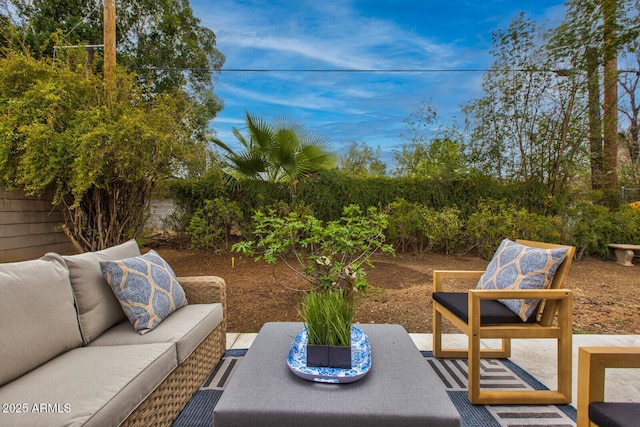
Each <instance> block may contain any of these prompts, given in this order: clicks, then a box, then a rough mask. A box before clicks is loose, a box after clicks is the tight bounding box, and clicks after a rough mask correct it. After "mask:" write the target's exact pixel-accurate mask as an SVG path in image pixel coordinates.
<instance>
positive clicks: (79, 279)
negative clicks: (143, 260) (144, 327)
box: [62, 240, 140, 344]
mask: <svg viewBox="0 0 640 427" xmlns="http://www.w3.org/2000/svg"><path fill="white" fill-rule="evenodd" d="M138 255H140V248H139V247H138V244H137V243H136V241H135V240H129V241H128V242H125V243H122V244H120V245H117V246H112V247H110V248H107V249H103V250H101V251H96V252H86V253H83V254H79V255H69V256H63V257H62V258H63V259H64V261H65V262H66V263H67V267H69V278H70V279H71V287H72V288H73V293H74V295H75V298H76V303H77V305H78V320H79V322H80V331H81V332H82V339H83V341H84V343H85V344H88V343H90V342H91V341H92V340H94V339H95V338H96V337H98V336H99V335H100V334H101V333H103V332H104V331H106V330H107V329H109V328H110V327H112V326H113V325H115V324H116V323H119V322H121V321H122V320H124V319H125V315H124V311H122V308H121V307H120V303H119V302H118V300H117V299H116V297H115V295H114V294H113V291H112V290H111V287H110V286H109V285H108V284H107V281H106V280H104V277H103V276H102V271H100V261H105V260H116V259H122V258H129V257H133V256H138Z"/></svg>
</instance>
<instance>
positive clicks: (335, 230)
mask: <svg viewBox="0 0 640 427" xmlns="http://www.w3.org/2000/svg"><path fill="white" fill-rule="evenodd" d="M387 224H388V217H387V215H386V214H384V213H382V212H380V211H378V209H376V208H375V207H370V208H369V209H367V210H366V211H365V212H363V210H362V209H361V208H360V207H359V206H357V205H349V206H346V207H345V208H344V210H343V215H342V217H341V218H340V219H339V220H336V221H328V222H326V223H323V222H322V221H320V220H318V219H317V218H315V217H314V216H313V215H299V214H298V213H296V212H291V213H289V214H288V215H286V216H279V215H277V214H276V213H275V211H273V210H270V211H269V212H268V213H267V214H265V213H263V212H262V211H257V212H256V213H255V214H254V216H253V226H254V231H253V235H254V236H255V240H249V241H243V242H240V243H236V244H235V245H233V247H232V249H233V250H235V251H237V252H241V253H243V254H245V255H253V256H254V259H255V260H256V261H259V260H265V261H266V262H268V263H276V262H278V261H280V262H283V263H284V264H285V265H287V266H288V267H289V268H290V269H291V270H293V271H294V272H295V273H296V274H297V275H298V276H299V277H300V278H301V279H302V280H306V281H307V282H308V283H309V285H310V286H309V291H307V292H306V294H305V295H304V297H303V298H302V301H301V303H300V306H299V307H298V312H299V314H300V316H301V318H302V320H303V322H304V324H305V328H306V329H307V336H308V340H309V342H308V344H310V345H311V346H313V345H322V346H329V345H333V346H336V347H342V351H343V352H345V353H346V354H348V358H349V367H350V363H351V361H350V354H351V353H350V351H351V350H350V348H351V345H350V337H351V324H352V323H353V320H354V316H355V301H354V299H355V298H354V296H355V293H356V292H360V291H364V290H365V289H366V287H367V281H366V274H367V272H366V270H365V267H373V261H372V259H371V256H372V255H373V254H374V253H376V252H385V253H391V254H393V253H394V250H393V247H392V246H391V245H389V244H386V243H385V235H384V230H385V229H386V227H387ZM314 351H316V350H311V353H310V352H309V348H308V349H307V364H309V363H312V364H313V363H318V365H309V366H322V363H325V362H323V360H324V359H322V360H320V361H317V362H314V357H313V355H312V354H313V352H314ZM323 351H326V352H328V351H329V350H328V348H326V349H325V350H323ZM326 363H327V365H329V366H330V364H332V363H333V364H335V363H336V362H333V361H329V359H328V356H327V362H326ZM327 365H325V366H327ZM344 366H346V363H342V364H341V366H332V367H344Z"/></svg>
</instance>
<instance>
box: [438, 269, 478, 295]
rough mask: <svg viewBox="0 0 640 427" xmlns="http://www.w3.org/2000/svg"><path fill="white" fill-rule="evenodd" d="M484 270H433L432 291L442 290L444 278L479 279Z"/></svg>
mask: <svg viewBox="0 0 640 427" xmlns="http://www.w3.org/2000/svg"><path fill="white" fill-rule="evenodd" d="M483 274H484V271H476V270H433V292H442V290H443V286H444V284H443V280H444V279H480V277H482V275H483Z"/></svg>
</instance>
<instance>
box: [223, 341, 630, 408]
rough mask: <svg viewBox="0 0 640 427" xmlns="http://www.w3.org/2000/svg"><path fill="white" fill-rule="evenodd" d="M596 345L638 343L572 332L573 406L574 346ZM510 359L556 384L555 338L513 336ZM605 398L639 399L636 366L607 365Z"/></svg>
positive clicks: (422, 345) (425, 346)
mask: <svg viewBox="0 0 640 427" xmlns="http://www.w3.org/2000/svg"><path fill="white" fill-rule="evenodd" d="M256 335H257V334H245V333H228V334H227V348H229V349H233V348H249V347H251V343H252V342H253V340H254V339H255V337H256ZM409 335H410V336H411V338H412V339H413V342H414V343H415V345H416V347H417V348H418V350H421V351H430V350H432V334H409ZM466 342H467V341H466V336H465V335H462V334H460V335H458V334H451V335H445V336H444V337H443V345H444V347H463V346H465V345H466ZM482 345H483V346H485V347H489V346H493V347H498V346H499V344H498V342H497V341H495V342H493V343H492V342H491V340H486V342H485V341H484V340H483V342H482ZM585 346H600V347H640V336H638V335H588V334H580V335H574V336H573V376H572V381H573V394H572V397H573V399H572V405H573V406H574V407H575V405H576V401H577V397H578V392H577V390H578V389H577V381H578V374H577V371H578V348H579V347H585ZM511 360H512V361H513V362H514V363H516V364H517V365H519V366H520V367H521V368H523V369H525V370H526V371H527V372H529V373H530V374H531V375H533V376H534V377H536V378H537V379H538V380H539V381H540V382H541V383H543V384H544V385H546V386H547V387H549V388H555V386H556V340H552V339H526V340H524V339H514V340H512V346H511ZM605 399H606V400H608V401H617V402H640V369H609V370H607V373H606V376H605Z"/></svg>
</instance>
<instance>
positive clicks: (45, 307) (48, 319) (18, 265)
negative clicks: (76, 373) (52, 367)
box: [0, 254, 82, 386]
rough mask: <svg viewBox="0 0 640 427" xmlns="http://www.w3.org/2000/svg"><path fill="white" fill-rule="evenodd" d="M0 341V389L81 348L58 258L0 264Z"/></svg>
mask: <svg viewBox="0 0 640 427" xmlns="http://www.w3.org/2000/svg"><path fill="white" fill-rule="evenodd" d="M0 337H2V345H0V361H2V363H0V386H2V385H3V384H6V383H8V382H9V381H12V380H14V379H16V378H18V377H19V376H21V375H22V374H24V373H26V372H29V371H30V370H32V369H34V368H36V367H38V366H40V365H42V364H43V363H45V362H47V361H48V360H50V359H52V358H54V357H56V356H57V355H59V354H61V353H64V352H65V351H68V350H71V349H74V348H76V347H78V346H80V345H81V344H82V338H81V337H80V331H79V329H78V320H77V317H76V309H75V307H74V301H73V293H72V291H71V285H70V284H69V271H68V270H67V267H66V265H65V263H64V261H63V260H62V258H61V257H60V256H59V255H57V254H47V255H45V256H44V257H42V258H41V259H38V260H32V261H23V262H13V263H6V264H0Z"/></svg>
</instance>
